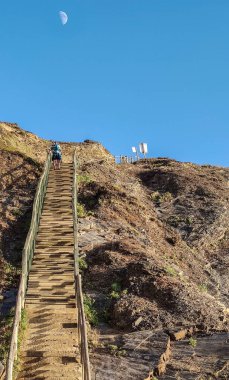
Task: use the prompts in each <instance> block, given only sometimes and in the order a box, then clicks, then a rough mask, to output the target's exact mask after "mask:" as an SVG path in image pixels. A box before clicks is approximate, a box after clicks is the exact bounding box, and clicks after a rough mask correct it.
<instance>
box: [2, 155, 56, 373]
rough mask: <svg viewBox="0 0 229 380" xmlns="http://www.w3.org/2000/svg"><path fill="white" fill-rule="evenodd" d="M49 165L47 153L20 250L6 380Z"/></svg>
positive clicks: (14, 350) (14, 352)
mask: <svg viewBox="0 0 229 380" xmlns="http://www.w3.org/2000/svg"><path fill="white" fill-rule="evenodd" d="M50 166H51V154H49V155H48V157H47V160H46V162H45V165H44V169H43V173H42V175H41V177H40V180H39V182H38V186H37V190H36V194H35V197H34V202H33V211H32V218H31V223H30V228H29V232H28V234H27V237H26V241H25V245H24V248H23V251H22V273H21V277H20V283H19V289H18V294H17V300H16V307H15V314H14V321H13V331H12V336H11V341H10V350H9V355H8V359H7V364H6V380H12V379H13V371H14V362H15V360H17V354H18V332H19V328H20V322H21V314H22V309H23V308H24V305H25V294H26V288H27V282H28V276H29V271H30V268H31V264H32V260H33V254H34V248H35V240H36V236H37V232H38V228H39V221H40V216H41V213H42V207H43V202H44V197H45V193H46V188H47V183H48V177H49V169H50Z"/></svg>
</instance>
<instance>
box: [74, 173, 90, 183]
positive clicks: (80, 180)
mask: <svg viewBox="0 0 229 380" xmlns="http://www.w3.org/2000/svg"><path fill="white" fill-rule="evenodd" d="M77 180H78V184H80V183H85V184H86V183H90V182H92V179H91V177H90V176H89V174H79V175H78V176H77Z"/></svg>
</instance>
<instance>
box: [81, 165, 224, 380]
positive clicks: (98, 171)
mask: <svg viewBox="0 0 229 380" xmlns="http://www.w3.org/2000/svg"><path fill="white" fill-rule="evenodd" d="M81 170H82V173H81V176H82V178H80V180H81V185H80V198H79V199H80V201H81V203H82V204H83V205H84V206H85V209H86V210H87V212H88V211H89V212H90V213H93V216H90V217H88V218H86V219H83V218H82V219H81V229H80V233H81V235H80V244H81V254H85V255H86V261H87V264H88V268H87V269H86V270H85V273H84V276H85V281H84V284H85V290H86V291H87V293H88V294H89V295H90V296H91V297H92V299H93V300H94V301H95V303H94V307H95V308H96V309H97V312H98V315H99V320H100V324H99V326H98V331H99V334H101V336H102V335H103V336H106V335H107V333H106V330H107V329H108V331H109V334H108V336H110V339H111V342H110V345H115V346H118V344H117V343H116V342H117V337H120V334H121V336H122V339H121V341H122V343H119V344H120V348H119V350H121V351H123V350H124V351H126V349H125V348H123V347H124V346H125V344H123V342H124V341H125V336H126V334H127V333H132V332H134V331H145V330H152V331H154V332H155V331H161V333H162V332H163V333H167V334H168V336H172V337H173V338H174V336H175V335H174V334H175V333H176V332H177V331H180V330H185V329H186V330H185V331H186V333H185V334H183V338H186V346H187V347H190V342H189V339H190V336H191V335H192V334H193V333H194V336H195V333H196V334H197V335H196V336H195V338H193V339H194V341H195V339H197V340H198V341H199V339H200V334H203V333H204V334H209V333H212V332H213V331H219V332H221V331H224V332H225V336H224V341H225V342H226V339H227V338H226V336H227V331H228V311H229V299H228V292H229V282H228V279H229V276H228V274H229V271H228V263H229V261H228V260H229V255H228V254H229V240H228V224H229V223H228V222H229V214H228V200H229V188H228V181H229V170H228V169H224V168H217V167H210V166H198V165H194V164H191V163H180V162H176V161H174V160H169V159H152V160H142V161H140V162H138V163H135V164H132V165H125V164H123V165H116V166H115V165H112V164H111V165H107V163H104V162H102V161H101V162H100V163H98V162H95V163H89V164H88V163H86V162H85V163H84V164H82V166H81ZM104 321H105V324H104ZM110 327H113V328H114V330H113V332H110V330H109V328H110ZM198 334H199V335H198ZM111 336H112V337H113V338H111ZM181 336H182V334H181ZM186 336H189V338H187V337H186ZM201 336H202V335H201ZM112 339H113V343H112ZM118 341H119V342H120V339H118ZM214 341H217V338H216V339H215V340H214ZM191 342H192V340H191ZM154 343H155V342H154ZM101 344H102V345H103V344H104V347H103V358H104V351H105V352H106V355H108V356H109V357H110V354H111V353H110V352H109V349H108V348H107V349H106V347H107V344H106V338H104V339H102V342H101V341H100V345H101ZM199 344H200V343H199ZM202 344H203V343H202ZM219 346H220V347H221V354H222V356H223V353H224V352H225V355H224V356H225V358H224V361H225V362H226V361H227V360H229V352H228V348H226V343H225V347H223V346H222V344H221V343H219ZM190 348H191V350H190ZM190 348H189V349H188V354H187V357H186V359H184V363H183V366H184V367H185V365H186V364H185V362H186V361H188V360H190V355H193V349H192V347H190ZM100 350H101V348H100V346H99V347H97V346H95V347H94V349H93V352H94V358H95V359H94V366H95V371H99V363H100V361H99V359H98V356H99V355H100V354H99V352H100ZM182 350H183V348H182ZM226 350H227V351H226ZM143 351H144V350H143ZM146 352H147V350H146ZM190 352H191V354H190ZM204 352H205V350H203V356H204ZM226 352H227V353H226ZM162 353H163V352H161V354H162ZM198 354H199V353H198ZM117 355H118V354H117V352H116V354H115V356H117ZM141 355H143V354H140V356H141ZM148 355H149V350H148ZM180 355H182V353H181V352H180ZM202 359H203V358H202ZM103 360H104V359H103ZM115 360H116V359H115ZM214 360H215V361H214ZM217 360H218V359H217ZM217 360H216V359H212V362H211V360H210V363H211V364H209V365H211V366H212V372H214V371H213V369H214V368H215V371H217V370H218V367H217V365H216V361H217ZM119 361H120V358H119ZM125 361H127V358H125ZM121 363H122V361H121ZM204 363H205V360H204V359H203V360H202V362H201V364H200V365H199V366H200V371H197V372H196V373H194V372H193V375H192V377H190V379H191V378H192V379H199V377H198V376H200V374H202V375H203V378H205V377H204V376H205V375H206V376H207V374H206V373H207V372H206V373H205V369H204ZM116 364H117V363H116ZM129 364H130V363H129ZM119 365H122V364H119ZM130 365H131V364H130ZM116 367H117V365H115V364H114V365H113V368H116ZM150 367H152V361H151V365H150V364H149V368H150ZM222 367H223V364H222ZM181 368H182V366H181ZM113 371H114V369H113ZM159 372H160V371H159ZM162 372H163V371H162ZM162 372H160V373H161V374H162ZM170 372H171V371H170ZM224 372H225V371H224ZM156 373H157V371H156ZM179 373H180V369H178V370H177V369H176V368H175V367H174V370H173V373H172V372H171V373H170V376H171V377H170V378H173V377H172V376H174V378H177V377H175V376H178V375H177V374H179ZM222 373H223V372H222ZM132 375H133V374H132ZM132 375H131V376H132ZM227 375H229V373H228V372H227ZM99 376H100V377H98V378H100V379H103V378H104V379H105V377H103V376H105V375H103V373H102V372H101V373H100V375H99ZM110 376H111V377H110V379H116V378H117V379H122V378H123V379H124V378H125V379H126V378H127V379H129V378H132V377H131V376H129V377H128V375H127V372H126V373H125V376H126V377H116V375H115V373H114V372H113V374H112V372H111V373H110ZM117 376H121V375H117ZM141 376H142V377H141ZM141 376H140V375H139V374H137V372H136V377H133V378H136V379H141V378H142V379H144V376H146V373H142V375H141ZM182 376H184V375H182ZM182 376H181V377H180V378H182V379H183V378H184V379H186V377H182ZM222 376H223V375H222ZM163 378H165V379H167V377H166V375H165V377H163ZM219 378H220V377H219ZM222 378H225V377H222Z"/></svg>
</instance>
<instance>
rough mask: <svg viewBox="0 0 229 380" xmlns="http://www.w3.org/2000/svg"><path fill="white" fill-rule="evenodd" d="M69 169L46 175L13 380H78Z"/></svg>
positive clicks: (79, 378)
mask: <svg viewBox="0 0 229 380" xmlns="http://www.w3.org/2000/svg"><path fill="white" fill-rule="evenodd" d="M72 186H73V165H71V164H63V165H62V167H61V169H60V170H56V171H54V170H53V169H51V170H50V174H49V181H48V187H47V192H46V196H45V200H44V206H43V211H42V216H41V220H40V226H39V231H38V235H37V239H36V246H35V253H34V260H33V264H32V268H31V271H30V275H29V283H28V290H27V295H26V303H25V310H26V315H27V327H26V335H25V337H24V339H23V345H22V347H21V350H20V358H21V364H20V370H19V373H18V376H17V379H21V380H22V379H30V380H35V379H36V380H43V379H49V380H58V379H62V380H71V379H74V380H81V378H82V377H81V365H80V358H79V348H78V333H77V310H76V305H75V290H74V257H73V214H72Z"/></svg>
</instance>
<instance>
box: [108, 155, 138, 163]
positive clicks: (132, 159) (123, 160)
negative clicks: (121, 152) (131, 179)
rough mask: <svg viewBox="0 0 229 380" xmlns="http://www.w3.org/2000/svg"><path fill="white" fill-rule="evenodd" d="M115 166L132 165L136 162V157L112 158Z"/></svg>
mask: <svg viewBox="0 0 229 380" xmlns="http://www.w3.org/2000/svg"><path fill="white" fill-rule="evenodd" d="M114 159H115V162H116V164H132V163H133V162H135V161H138V158H137V157H134V156H114Z"/></svg>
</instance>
